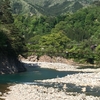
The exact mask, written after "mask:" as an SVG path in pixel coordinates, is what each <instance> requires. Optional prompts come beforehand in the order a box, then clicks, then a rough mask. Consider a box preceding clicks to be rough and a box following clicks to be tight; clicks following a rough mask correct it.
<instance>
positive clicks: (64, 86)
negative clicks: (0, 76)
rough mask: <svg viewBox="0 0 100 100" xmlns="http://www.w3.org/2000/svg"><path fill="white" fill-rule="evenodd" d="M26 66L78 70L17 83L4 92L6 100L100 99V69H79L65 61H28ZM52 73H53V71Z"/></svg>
mask: <svg viewBox="0 0 100 100" xmlns="http://www.w3.org/2000/svg"><path fill="white" fill-rule="evenodd" d="M23 62H24V63H25V65H26V67H27V66H28V65H29V66H28V67H30V66H32V67H34V66H35V67H36V66H39V67H42V68H51V69H56V70H58V71H78V72H79V73H75V74H69V75H67V76H65V77H61V78H59V76H58V77H57V78H53V79H46V80H36V81H35V82H33V83H23V84H15V85H13V86H10V87H9V89H10V91H9V92H7V93H6V94H3V96H1V98H4V99H5V100H100V69H90V68H88V69H78V66H73V65H68V64H63V63H47V62H28V61H27V62H26V61H23ZM51 74H52V73H51Z"/></svg>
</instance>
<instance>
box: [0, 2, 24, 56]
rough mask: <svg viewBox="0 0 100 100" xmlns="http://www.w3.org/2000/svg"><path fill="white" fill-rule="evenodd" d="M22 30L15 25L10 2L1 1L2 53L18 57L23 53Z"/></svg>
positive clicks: (0, 45)
mask: <svg viewBox="0 0 100 100" xmlns="http://www.w3.org/2000/svg"><path fill="white" fill-rule="evenodd" d="M23 40H24V39H23V37H22V35H21V32H20V30H18V28H17V27H16V26H15V25H14V18H13V16H12V13H11V9H10V2H9V0H5V1H3V0H0V53H4V54H8V53H9V54H10V52H12V53H11V54H13V53H15V54H16V56H17V55H18V54H19V53H21V52H22V51H23V48H24V41H23Z"/></svg>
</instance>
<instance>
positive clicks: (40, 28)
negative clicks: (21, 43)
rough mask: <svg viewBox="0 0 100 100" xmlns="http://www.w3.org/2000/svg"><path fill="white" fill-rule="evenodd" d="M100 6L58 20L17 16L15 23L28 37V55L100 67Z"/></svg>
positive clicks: (50, 17)
mask: <svg viewBox="0 0 100 100" xmlns="http://www.w3.org/2000/svg"><path fill="white" fill-rule="evenodd" d="M98 5H99V3H97V4H96V5H94V6H90V7H87V8H84V9H80V10H79V11H77V12H75V13H73V14H71V13H67V14H65V15H60V16H57V17H52V16H49V17H47V16H40V17H37V16H35V15H34V16H25V15H15V16H14V18H15V22H14V23H15V25H16V26H17V27H18V28H19V29H20V31H21V32H22V33H23V35H24V36H25V39H26V44H27V47H28V50H29V52H28V54H37V55H43V54H47V55H50V56H63V57H66V58H75V59H77V60H78V61H80V62H89V63H92V64H93V63H96V64H99V63H100V62H99V60H100V56H99V55H100V41H99V39H100V7H99V6H98Z"/></svg>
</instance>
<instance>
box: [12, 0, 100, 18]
mask: <svg viewBox="0 0 100 100" xmlns="http://www.w3.org/2000/svg"><path fill="white" fill-rule="evenodd" d="M94 1H96V0H91V1H90V0H84V1H83V0H11V8H12V12H13V13H14V14H31V15H48V16H50V15H51V16H56V15H61V14H65V13H67V12H71V13H73V12H76V11H77V10H79V9H80V8H83V7H86V6H89V5H90V4H92V3H93V2H94ZM98 1H100V0H98Z"/></svg>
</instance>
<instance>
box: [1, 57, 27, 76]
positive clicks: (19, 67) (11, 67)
mask: <svg viewBox="0 0 100 100" xmlns="http://www.w3.org/2000/svg"><path fill="white" fill-rule="evenodd" d="M23 71H26V69H25V67H24V65H23V64H22V63H21V62H20V61H19V60H18V59H17V58H16V57H7V56H3V55H0V74H8V73H9V74H11V73H18V72H23Z"/></svg>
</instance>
